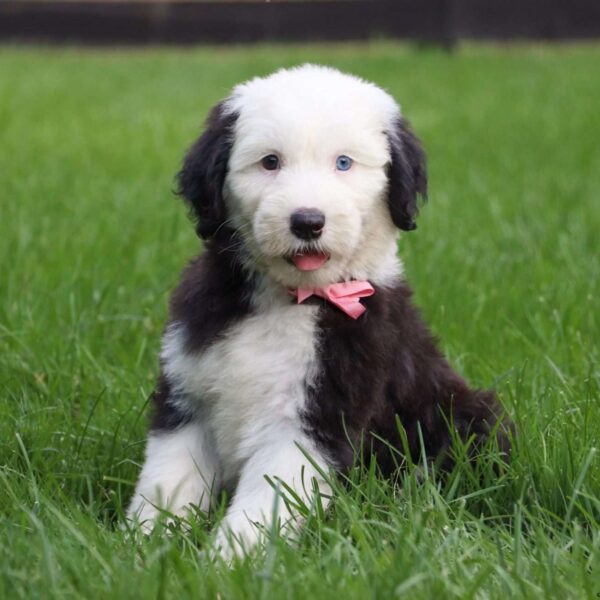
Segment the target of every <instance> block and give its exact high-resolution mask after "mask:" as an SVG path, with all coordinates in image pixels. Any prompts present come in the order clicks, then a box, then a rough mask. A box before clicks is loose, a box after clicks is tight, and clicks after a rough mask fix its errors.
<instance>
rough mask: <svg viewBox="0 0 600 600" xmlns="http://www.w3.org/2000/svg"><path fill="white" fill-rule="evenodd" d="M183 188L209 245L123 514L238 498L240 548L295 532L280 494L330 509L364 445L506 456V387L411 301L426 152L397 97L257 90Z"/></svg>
mask: <svg viewBox="0 0 600 600" xmlns="http://www.w3.org/2000/svg"><path fill="white" fill-rule="evenodd" d="M178 182H179V192H180V194H181V196H182V197H183V198H184V199H185V200H186V202H187V203H188V205H189V207H190V208H191V212H192V215H193V216H194V219H195V221H196V228H197V232H198V234H199V236H200V237H201V238H202V239H203V240H204V241H205V243H204V250H203V252H202V253H201V255H200V256H199V257H198V258H196V259H194V260H193V261H192V262H191V263H190V264H189V265H188V267H187V268H186V269H185V271H184V272H183V276H182V279H181V283H180V284H179V287H178V288H177V290H176V291H175V293H174V295H173V297H172V301H171V312H170V320H169V324H168V326H167V328H166V331H165V334H164V339H163V345H162V352H161V374H160V376H159V379H158V384H157V387H156V391H155V393H154V398H153V400H154V420H153V421H152V425H151V429H150V433H149V436H148V444H147V448H146V458H145V464H144V466H143V469H142V472H141V475H140V478H139V482H138V484H137V489H136V491H135V495H134V497H133V499H132V501H131V506H130V508H129V512H128V516H129V518H130V519H131V520H134V521H137V522H139V523H141V524H142V526H143V527H144V528H145V529H151V528H152V527H153V526H154V524H155V523H156V522H157V519H158V518H159V516H160V515H161V513H163V512H165V511H168V512H169V513H171V514H175V515H184V514H185V513H186V511H187V510H188V508H189V507H190V505H195V506H199V507H200V508H201V509H203V510H206V509H208V507H209V504H210V500H211V496H212V495H213V494H215V493H216V492H217V491H218V490H221V489H227V490H229V491H230V492H231V494H232V500H231V503H230V505H229V507H228V510H227V513H226V515H225V518H224V521H223V523H221V525H220V526H219V529H218V533H217V543H218V545H219V546H218V547H220V548H221V550H222V551H223V552H226V553H231V552H237V551H240V549H248V548H250V547H251V546H252V545H253V544H255V543H256V542H257V541H258V540H259V539H260V537H261V535H262V532H263V531H264V529H265V527H266V528H267V529H269V528H270V527H272V526H273V525H274V524H280V525H283V524H287V525H290V524H292V523H297V522H298V520H299V519H298V516H297V515H296V514H294V512H295V511H294V510H293V508H292V507H291V504H290V503H287V502H285V501H283V500H281V494H282V490H284V493H285V490H286V488H287V491H288V492H289V490H290V489H291V490H294V492H295V494H296V495H297V497H298V498H300V499H302V500H303V501H304V502H306V504H307V505H309V506H310V505H311V504H312V503H313V502H314V500H315V494H320V495H322V501H323V502H326V499H327V497H328V495H329V492H330V489H329V486H328V484H327V479H328V478H327V477H325V476H324V474H325V472H326V471H329V469H333V470H335V471H338V472H344V471H346V470H347V469H348V468H349V467H351V465H352V464H353V461H354V460H355V458H356V455H357V451H359V450H360V451H361V452H362V453H363V455H365V456H367V457H369V456H375V457H376V460H377V464H378V465H379V468H380V470H381V472H382V473H383V474H384V475H391V474H393V473H394V472H395V471H396V470H397V468H398V467H399V466H402V462H403V461H402V453H403V452H404V451H405V447H404V446H403V444H402V442H401V435H400V433H399V425H398V423H400V424H401V427H402V428H403V429H404V432H405V435H406V440H407V441H408V448H409V451H410V453H411V454H412V455H413V456H412V458H413V459H414V460H419V457H420V455H421V453H422V451H423V449H424V450H425V452H426V453H427V459H429V460H432V461H438V463H439V464H440V465H441V466H442V467H446V466H448V465H451V462H452V461H451V455H450V453H449V452H448V449H449V448H450V447H451V440H452V438H453V436H454V435H455V434H458V435H460V436H461V437H462V438H463V439H467V438H470V439H471V440H474V442H473V447H477V446H478V445H480V444H481V443H482V441H483V440H485V439H486V438H488V437H490V434H493V435H495V436H496V437H497V438H498V443H499V445H500V448H501V449H503V450H505V451H507V450H508V441H507V436H506V434H505V427H504V424H503V423H502V422H500V419H501V413H502V411H501V408H500V406H499V404H498V403H497V401H496V399H495V397H494V394H493V393H492V392H489V391H480V390H473V389H471V388H469V387H468V385H467V384H466V383H465V381H464V380H463V379H462V378H461V377H460V376H459V375H457V374H456V373H455V372H454V371H453V370H452V368H451V367H450V365H449V364H448V362H447V361H446V359H445V358H444V357H443V355H442V354H441V353H440V351H439V350H438V349H437V348H436V344H435V341H434V339H433V337H432V335H431V334H430V332H429V331H428V329H427V327H426V325H425V324H424V322H423V320H422V319H421V317H420V315H419V313H418V311H417V309H416V308H415V307H414V306H413V304H412V302H411V291H410V289H409V287H408V285H407V283H406V281H405V280H404V278H403V275H402V263H401V262H400V260H399V259H398V257H397V239H398V230H404V231H411V230H413V229H415V227H416V225H415V218H416V217H417V210H418V205H417V201H418V198H419V196H423V197H424V196H425V195H426V191H427V173H426V164H425V154H424V152H423V149H422V147H421V144H420V142H419V140H418V139H417V137H416V136H415V134H414V133H413V131H412V130H411V128H410V126H409V125H408V123H407V121H406V119H405V118H404V117H403V116H402V114H401V112H400V109H399V106H398V104H396V102H395V101H394V99H393V98H392V97H391V96H390V95H389V94H388V93H386V92H385V91H383V90H382V89H380V88H379V87H377V86H375V85H373V84H371V83H368V82H366V81H363V80H361V79H359V78H357V77H353V76H351V75H346V74H343V73H340V72H339V71H336V70H334V69H331V68H325V67H320V66H314V65H304V66H301V67H298V68H293V69H284V70H280V71H278V72H276V73H274V74H273V75H271V76H269V77H264V78H256V79H252V80H251V81H248V82H247V83H243V84H241V85H238V86H237V87H235V88H234V90H233V92H232V93H231V95H230V96H229V97H228V98H226V99H225V100H223V101H222V102H220V103H219V104H218V105H217V106H216V107H215V108H214V109H213V110H212V112H211V114H210V116H209V118H208V121H207V123H206V127H205V130H204V133H203V134H202V136H201V137H200V138H199V139H198V140H197V141H196V142H195V143H194V144H193V145H192V147H191V148H190V150H189V152H188V154H187V156H186V158H185V161H184V164H183V168H182V170H181V172H180V173H179V176H178ZM421 439H422V441H423V443H422V442H421ZM394 449H397V450H394ZM422 458H423V457H420V459H422ZM275 519H276V520H277V523H275V522H274V520H275Z"/></svg>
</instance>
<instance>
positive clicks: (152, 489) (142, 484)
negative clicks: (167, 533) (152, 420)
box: [127, 421, 217, 532]
mask: <svg viewBox="0 0 600 600" xmlns="http://www.w3.org/2000/svg"><path fill="white" fill-rule="evenodd" d="M216 469H217V461H216V457H215V454H214V452H213V449H212V447H211V444H210V440H209V439H208V434H207V433H206V431H205V428H204V427H203V426H202V424H201V423H199V422H197V421H192V422H191V423H188V424H186V425H183V426H180V427H178V428H176V429H173V430H153V431H152V430H151V431H150V434H149V436H148V444H147V446H146V460H145V462H144V467H143V469H142V472H141V474H140V478H139V481H138V484H137V487H136V491H135V494H134V496H133V498H132V500H131V503H130V505H129V510H128V511H127V518H128V519H130V520H132V521H135V522H138V523H140V524H141V526H142V528H143V529H144V530H145V531H146V532H149V531H150V530H152V529H153V527H154V525H155V524H156V521H157V520H158V519H159V517H160V514H161V511H162V510H167V511H169V512H171V513H173V514H175V515H178V516H184V515H185V514H186V511H187V510H188V509H189V506H190V504H197V505H199V507H200V508H201V509H202V510H208V507H209V504H210V494H211V491H212V488H213V485H214V483H215V481H214V480H215V477H216Z"/></svg>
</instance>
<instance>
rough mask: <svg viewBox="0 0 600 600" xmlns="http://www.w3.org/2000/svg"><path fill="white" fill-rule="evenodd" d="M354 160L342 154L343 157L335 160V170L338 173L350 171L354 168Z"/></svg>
mask: <svg viewBox="0 0 600 600" xmlns="http://www.w3.org/2000/svg"><path fill="white" fill-rule="evenodd" d="M352 162H353V161H352V159H351V158H350V157H349V156H346V155H345V154H342V155H341V156H338V157H337V158H336V160H335V168H336V169H337V170H338V171H348V169H350V167H351V166H352Z"/></svg>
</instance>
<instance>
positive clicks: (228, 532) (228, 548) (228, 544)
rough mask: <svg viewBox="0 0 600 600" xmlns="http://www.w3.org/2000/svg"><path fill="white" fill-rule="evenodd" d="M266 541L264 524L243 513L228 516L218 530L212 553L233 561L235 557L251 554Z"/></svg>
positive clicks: (227, 560) (229, 561)
mask: <svg viewBox="0 0 600 600" xmlns="http://www.w3.org/2000/svg"><path fill="white" fill-rule="evenodd" d="M264 541H265V533H264V527H263V525H261V524H260V523H258V522H254V521H252V520H251V519H249V518H248V517H247V516H246V515H245V514H243V513H241V514H239V515H231V516H227V517H225V519H224V521H223V523H222V524H221V525H220V526H219V528H218V530H217V534H216V537H215V542H214V546H213V554H212V555H213V557H216V556H219V557H220V558H221V559H223V560H224V561H225V562H227V563H231V562H232V561H233V559H234V557H236V556H237V557H239V558H242V557H244V556H246V555H248V554H250V553H251V552H252V551H254V550H255V549H256V548H257V547H259V546H261V545H262V544H264Z"/></svg>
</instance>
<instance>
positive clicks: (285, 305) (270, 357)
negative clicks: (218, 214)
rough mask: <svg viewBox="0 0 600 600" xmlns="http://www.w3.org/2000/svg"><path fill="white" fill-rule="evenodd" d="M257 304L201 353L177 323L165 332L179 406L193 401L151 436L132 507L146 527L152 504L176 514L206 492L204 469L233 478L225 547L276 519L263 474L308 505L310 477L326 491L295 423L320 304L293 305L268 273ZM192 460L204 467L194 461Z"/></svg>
mask: <svg viewBox="0 0 600 600" xmlns="http://www.w3.org/2000/svg"><path fill="white" fill-rule="evenodd" d="M254 304H255V313H254V314H253V315H251V316H250V317H248V318H246V319H244V320H243V321H241V322H239V323H238V324H236V325H234V326H233V327H232V328H231V329H230V330H229V331H228V332H227V333H226V335H225V336H223V339H221V340H220V341H218V342H216V343H215V344H213V345H211V346H210V347H209V348H207V349H206V350H205V351H202V352H199V353H195V354H188V353H186V352H185V350H184V343H185V331H184V329H183V328H182V327H181V326H180V325H178V324H175V325H174V326H172V327H171V328H170V329H169V330H168V331H167V333H166V335H165V339H164V344H163V352H162V355H161V358H162V360H163V364H164V373H165V375H166V376H167V377H168V378H169V380H170V381H171V382H172V384H173V385H174V386H176V388H177V390H178V392H180V393H181V395H182V397H187V398H188V400H187V402H186V406H185V407H184V408H186V409H188V408H189V407H190V406H191V407H192V408H193V407H195V408H196V409H197V410H198V415H197V416H196V417H195V418H194V419H193V421H192V423H191V424H189V425H186V426H185V427H183V428H182V429H180V430H176V431H174V432H172V433H166V434H160V435H153V436H151V437H150V439H149V443H148V450H147V456H146V463H145V465H144V469H143V471H142V475H141V477H140V483H139V484H138V489H137V491H136V495H135V497H134V500H133V501H132V505H131V508H130V511H129V514H130V515H131V516H137V515H139V516H138V519H139V520H147V521H148V526H149V527H151V525H152V522H153V520H155V518H156V517H157V516H158V514H159V511H158V510H157V509H156V508H154V507H153V506H152V504H156V503H157V502H158V503H159V505H160V506H161V507H166V508H168V509H169V510H170V511H171V512H173V513H176V514H182V513H184V512H185V509H186V504H187V503H190V502H192V503H195V504H196V503H198V502H199V501H200V497H201V496H202V495H203V494H204V498H206V499H208V493H209V491H210V486H202V485H201V482H202V481H203V479H202V478H201V477H199V473H198V471H205V472H206V473H207V474H209V477H205V478H204V479H206V480H207V481H210V480H213V481H214V480H215V478H216V477H217V478H218V481H219V483H221V484H222V485H224V486H226V487H229V488H231V487H234V485H235V484H236V482H237V485H236V486H235V489H236V491H235V494H234V497H233V501H232V504H231V506H230V507H229V510H228V512H227V515H226V517H225V521H224V523H223V524H222V526H221V529H220V533H219V543H220V544H221V545H222V546H223V547H224V549H225V552H227V551H228V550H231V549H233V548H236V549H239V548H241V547H242V545H244V546H250V545H252V544H253V542H255V541H256V540H257V539H258V536H259V532H260V529H259V528H258V527H256V526H255V525H254V523H255V522H258V523H260V524H262V525H264V526H266V527H270V525H271V524H272V517H273V514H274V508H275V500H276V498H277V497H278V496H277V494H276V492H275V490H274V489H273V488H272V486H271V485H269V483H267V480H266V479H265V476H270V477H272V478H279V479H281V480H282V481H284V482H285V483H286V484H287V485H289V486H292V488H293V489H295V491H296V492H297V493H298V495H299V496H300V497H301V498H303V499H304V500H305V501H306V503H307V504H310V503H311V502H312V501H313V500H312V497H311V489H312V485H311V479H312V478H316V479H317V480H318V481H319V483H320V489H321V490H322V491H324V492H327V490H328V487H327V485H326V484H325V483H324V482H323V480H322V477H320V475H319V474H318V472H317V471H316V470H315V468H314V466H313V465H312V464H311V461H309V460H307V459H306V457H305V455H304V452H307V453H308V454H309V456H311V458H312V460H313V461H315V462H316V464H318V465H320V467H321V468H322V469H327V462H326V460H325V459H324V457H322V456H320V454H319V452H318V451H317V449H316V448H315V447H314V444H313V443H312V442H311V440H309V439H308V438H307V437H306V435H305V434H304V432H303V431H302V428H301V422H300V411H301V409H302V407H303V405H304V400H305V398H304V389H305V388H304V386H305V385H306V383H310V381H311V378H312V377H314V375H315V362H314V361H315V351H316V340H315V316H316V310H317V307H316V306H310V305H306V306H296V305H294V304H291V303H290V297H289V296H288V295H287V292H286V291H285V290H283V289H282V288H280V287H279V286H273V285H272V284H270V283H268V282H266V281H265V282H264V285H263V287H262V288H261V289H259V291H258V293H257V295H256V297H255V299H254ZM282 340H284V342H283V343H282ZM200 415H201V416H200ZM194 435H198V436H199V439H204V440H210V443H211V448H212V451H213V452H214V462H213V461H212V460H211V461H207V460H204V461H203V460H202V458H201V457H199V456H197V455H196V453H195V452H194V449H192V450H191V451H190V449H189V446H190V440H191V439H193V436H194ZM300 448H302V449H303V451H302V450H301V449H300ZM192 458H194V459H195V461H194V460H192ZM195 463H199V464H200V465H203V467H204V468H203V467H202V466H201V467H200V469H196V468H195V466H196V464H195ZM210 467H212V469H211V468H210ZM157 489H159V490H160V492H157V491H156V490H157ZM173 498H176V500H175V501H174V500H172V499H173ZM148 500H149V501H150V502H148ZM165 502H166V503H165ZM204 506H205V505H203V507H204ZM277 513H278V515H279V517H280V518H281V519H282V520H283V521H287V520H289V519H290V518H292V514H291V513H290V512H289V511H288V510H287V508H286V507H285V505H284V503H281V502H280V503H279V508H278V511H277ZM229 533H231V534H233V536H232V537H231V538H230V536H229ZM230 543H231V544H233V545H231V546H230V545H229V544H230Z"/></svg>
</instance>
